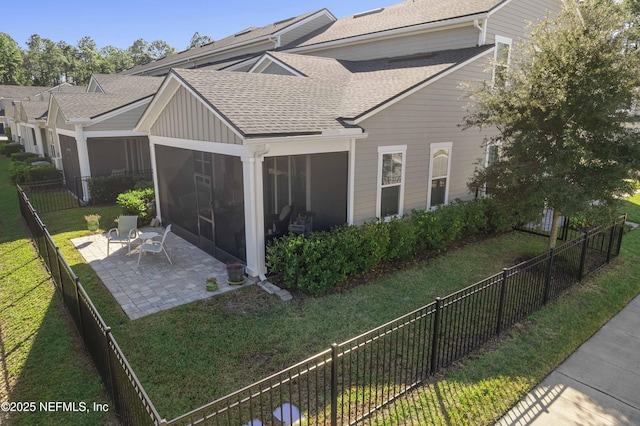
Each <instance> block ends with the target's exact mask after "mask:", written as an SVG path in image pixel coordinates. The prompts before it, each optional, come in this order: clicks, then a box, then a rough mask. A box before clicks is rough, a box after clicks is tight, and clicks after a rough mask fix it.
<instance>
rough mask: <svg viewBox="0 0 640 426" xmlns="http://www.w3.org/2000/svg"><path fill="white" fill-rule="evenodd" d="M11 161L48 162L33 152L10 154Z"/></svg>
mask: <svg viewBox="0 0 640 426" xmlns="http://www.w3.org/2000/svg"><path fill="white" fill-rule="evenodd" d="M11 161H22V162H23V163H31V162H33V161H48V159H45V158H42V157H40V156H39V155H38V154H36V153H34V152H14V153H12V154H11Z"/></svg>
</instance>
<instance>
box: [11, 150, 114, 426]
mask: <svg viewBox="0 0 640 426" xmlns="http://www.w3.org/2000/svg"><path fill="white" fill-rule="evenodd" d="M9 161H10V160H9V159H6V158H4V157H2V158H0V373H1V376H0V401H16V402H17V401H20V402H26V401H28V402H36V404H39V403H40V402H43V403H46V402H55V401H65V402H78V403H79V402H85V403H87V404H92V403H93V402H99V403H108V399H106V396H105V395H104V393H103V391H102V383H101V382H100V378H99V376H98V374H97V372H96V371H95V369H94V368H93V365H92V364H91V361H90V358H89V357H88V355H87V354H86V352H85V350H84V347H83V346H82V343H81V341H80V340H79V338H78V337H77V333H76V330H75V329H74V328H73V327H74V325H73V324H72V322H71V320H70V319H69V317H68V315H67V313H66V310H65V308H64V306H63V303H62V299H61V297H60V296H59V294H58V293H56V291H55V289H54V286H53V283H52V282H51V281H50V280H49V279H48V273H47V272H46V270H45V269H44V268H43V266H42V262H41V261H40V260H39V258H38V257H37V253H36V251H35V249H34V247H33V245H32V244H31V242H30V241H29V239H27V237H26V233H27V231H26V229H25V228H23V227H22V219H21V217H20V211H19V208H18V198H17V196H16V191H15V188H14V187H13V186H11V185H9V184H8V181H9V178H8V174H7V164H8V163H9ZM106 420H107V419H105V415H104V414H101V413H93V412H92V413H73V412H63V411H57V412H44V411H40V410H39V408H38V410H37V411H36V412H35V413H22V414H18V413H6V412H0V424H5V422H6V424H13V425H62V424H64V425H101V424H104V423H105V421H106Z"/></svg>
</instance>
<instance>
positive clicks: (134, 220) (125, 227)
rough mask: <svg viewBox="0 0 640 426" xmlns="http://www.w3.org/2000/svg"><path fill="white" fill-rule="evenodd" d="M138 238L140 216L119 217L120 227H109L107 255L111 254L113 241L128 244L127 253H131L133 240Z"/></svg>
mask: <svg viewBox="0 0 640 426" xmlns="http://www.w3.org/2000/svg"><path fill="white" fill-rule="evenodd" d="M136 238H138V216H120V217H118V227H117V228H112V229H109V231H108V232H107V257H108V256H109V246H110V244H111V243H120V245H121V246H122V245H124V244H128V246H129V250H128V251H127V254H131V241H134V240H135V239H136Z"/></svg>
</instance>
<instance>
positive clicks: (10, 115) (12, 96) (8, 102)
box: [0, 85, 50, 142]
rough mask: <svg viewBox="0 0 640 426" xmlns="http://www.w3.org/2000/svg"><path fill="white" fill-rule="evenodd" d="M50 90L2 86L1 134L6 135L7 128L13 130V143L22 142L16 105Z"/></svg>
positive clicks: (0, 97) (39, 87)
mask: <svg viewBox="0 0 640 426" xmlns="http://www.w3.org/2000/svg"><path fill="white" fill-rule="evenodd" d="M48 89H50V88H49V87H41V86H13V85H0V133H1V134H4V133H5V131H4V129H5V128H8V129H11V135H12V139H13V142H20V131H19V129H18V127H17V125H16V114H17V112H16V109H15V107H14V106H15V104H16V103H17V102H20V101H25V100H29V99H30V98H31V97H32V96H35V95H37V94H38V93H40V92H43V91H45V90H48Z"/></svg>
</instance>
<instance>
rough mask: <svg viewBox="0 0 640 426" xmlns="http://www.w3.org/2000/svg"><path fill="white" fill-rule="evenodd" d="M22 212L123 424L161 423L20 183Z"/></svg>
mask: <svg viewBox="0 0 640 426" xmlns="http://www.w3.org/2000/svg"><path fill="white" fill-rule="evenodd" d="M17 189H18V200H19V203H20V212H21V214H22V217H23V219H24V220H25V222H26V224H27V227H28V228H29V231H30V232H31V236H32V237H33V240H34V243H35V245H36V247H37V249H38V252H39V253H40V256H41V257H42V259H43V260H44V262H45V264H46V266H47V268H48V270H49V272H50V273H51V277H52V278H53V281H54V282H55V284H56V288H57V289H58V290H59V291H60V294H61V295H62V298H63V300H64V303H65V305H66V307H67V309H68V310H69V313H70V314H71V317H72V318H73V321H74V323H75V324H76V327H78V330H79V332H80V334H81V336H82V339H83V340H84V343H85V345H86V347H87V350H88V351H89V354H90V355H91V358H92V359H93V362H94V364H95V365H96V368H97V369H98V372H99V373H100V376H101V378H102V382H103V383H104V386H105V388H106V390H107V392H108V393H109V396H110V397H111V400H112V401H113V403H114V406H115V410H116V412H117V413H118V417H119V419H120V421H121V422H122V424H124V425H159V424H161V423H162V420H160V416H159V415H158V413H157V411H156V409H155V408H154V406H153V404H152V403H151V400H150V399H149V397H148V396H147V394H146V393H145V391H144V389H143V387H142V385H141V384H140V382H139V381H138V379H137V377H136V375H135V373H134V372H133V370H132V369H131V366H130V365H129V363H128V362H127V360H126V358H125V356H124V354H123V353H122V351H121V350H120V347H119V346H118V343H117V342H116V340H115V338H114V337H113V336H112V335H111V328H110V327H108V326H107V325H106V324H105V322H104V321H103V319H102V317H101V316H100V313H99V312H98V310H97V309H96V308H95V306H94V305H93V303H92V302H91V299H90V298H89V296H88V295H87V293H86V292H85V290H84V288H83V287H82V284H81V283H80V280H79V279H78V277H77V276H76V275H75V274H74V272H73V271H72V270H71V267H70V266H69V264H68V263H67V261H66V260H65V258H64V257H63V256H62V255H61V254H60V249H59V248H58V247H57V246H56V244H55V243H54V242H53V239H52V238H51V235H49V232H48V231H47V229H46V226H45V225H44V224H43V223H42V221H41V220H40V217H39V216H38V215H37V213H36V211H35V210H34V209H33V206H32V205H31V203H30V201H29V199H28V198H27V196H26V194H25V193H24V191H23V190H22V188H21V187H20V186H17Z"/></svg>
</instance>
